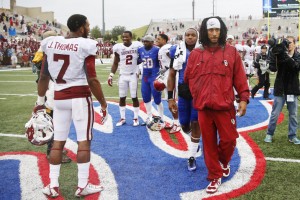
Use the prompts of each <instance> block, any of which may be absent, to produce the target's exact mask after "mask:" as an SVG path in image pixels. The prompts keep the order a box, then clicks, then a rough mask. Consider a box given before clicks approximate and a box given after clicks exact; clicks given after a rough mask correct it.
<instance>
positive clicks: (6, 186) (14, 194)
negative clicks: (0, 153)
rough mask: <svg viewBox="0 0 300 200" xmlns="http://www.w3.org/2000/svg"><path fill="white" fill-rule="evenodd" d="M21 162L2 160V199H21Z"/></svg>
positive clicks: (0, 186)
mask: <svg viewBox="0 0 300 200" xmlns="http://www.w3.org/2000/svg"><path fill="white" fill-rule="evenodd" d="M19 169H20V161H19V160H0V177H1V179H0V199H3V200H4V199H5V200H16V199H21V189H20V177H19V173H18V172H19Z"/></svg>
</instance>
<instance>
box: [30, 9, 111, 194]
mask: <svg viewBox="0 0 300 200" xmlns="http://www.w3.org/2000/svg"><path fill="white" fill-rule="evenodd" d="M67 25H68V28H69V29H70V34H69V35H68V36H67V37H66V38H65V37H63V36H54V37H48V38H46V39H45V40H43V41H42V43H41V48H42V51H43V52H44V61H43V65H42V69H41V74H40V79H39V82H38V95H39V97H38V101H37V106H36V108H35V109H37V108H38V107H41V105H43V104H44V99H45V98H44V96H45V94H46V91H47V89H48V85H49V80H50V77H51V79H52V80H53V81H54V109H53V125H54V127H55V131H54V142H53V147H52V149H51V152H50V161H49V162H50V173H49V177H50V184H49V185H47V186H46V187H44V188H43V190H42V192H43V193H44V194H45V195H47V196H48V197H52V198H56V197H58V196H59V182H58V178H59V174H60V166H61V159H62V151H63V148H64V146H65V143H66V140H67V138H68V134H69V131H70V126H71V122H72V120H73V123H74V126H75V129H76V135H77V142H78V150H77V166H78V187H77V190H76V192H75V196H76V197H81V196H85V195H89V194H93V193H97V192H100V191H101V190H103V187H102V186H100V185H92V184H90V183H88V178H89V168H90V156H91V155H90V146H91V140H92V137H93V135H92V128H93V123H94V108H93V101H92V94H91V93H93V95H94V96H95V97H96V99H97V100H98V101H99V103H100V105H101V115H102V123H104V122H105V120H106V119H107V110H106V109H107V103H106V100H105V98H104V95H103V92H102V88H101V84H100V82H99V80H98V79H97V76H96V70H95V56H96V52H97V42H96V41H94V40H91V39H87V37H88V34H89V31H90V28H89V25H90V24H89V21H88V20H87V18H86V17H85V16H84V15H80V14H75V15H72V16H70V17H69V19H68V21H67Z"/></svg>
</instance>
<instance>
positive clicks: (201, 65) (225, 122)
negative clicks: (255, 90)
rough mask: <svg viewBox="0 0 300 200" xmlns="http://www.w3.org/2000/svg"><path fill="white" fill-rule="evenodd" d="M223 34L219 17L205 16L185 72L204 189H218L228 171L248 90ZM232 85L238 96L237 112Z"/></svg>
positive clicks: (242, 72)
mask: <svg viewBox="0 0 300 200" xmlns="http://www.w3.org/2000/svg"><path fill="white" fill-rule="evenodd" d="M226 36H227V29H226V26H225V24H224V22H223V21H222V19H221V18H220V17H209V18H206V19H204V20H203V21H202V24H201V27H200V43H201V46H200V48H197V49H194V50H193V51H192V52H191V54H190V57H189V60H188V64H187V68H186V71H185V75H184V81H185V82H186V83H188V84H189V88H190V90H191V94H192V96H193V105H194V107H195V108H196V109H197V110H198V122H199V125H200V128H201V132H202V141H203V146H204V159H205V164H206V167H207V169H208V176H207V179H208V181H210V183H209V185H208V186H207V188H206V192H207V193H215V192H217V190H218V187H219V186H220V185H221V178H222V177H228V176H229V175H230V165H229V162H230V160H231V157H232V155H233V152H234V149H235V146H236V139H237V138H238V137H239V135H238V132H237V130H236V115H238V116H243V115H245V113H246V107H247V103H248V102H249V94H250V93H249V88H248V84H247V79H246V75H245V71H244V68H243V64H242V60H241V57H240V55H239V53H238V52H237V50H236V49H235V48H234V47H233V46H230V45H226ZM233 87H234V88H235V89H236V91H237V93H238V95H239V97H240V102H239V107H238V110H237V113H236V111H235V108H234V100H235V97H234V92H233ZM218 136H219V141H218Z"/></svg>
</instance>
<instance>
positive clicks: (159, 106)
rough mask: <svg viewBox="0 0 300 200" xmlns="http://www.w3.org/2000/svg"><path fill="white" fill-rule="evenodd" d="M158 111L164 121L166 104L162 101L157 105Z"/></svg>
mask: <svg viewBox="0 0 300 200" xmlns="http://www.w3.org/2000/svg"><path fill="white" fill-rule="evenodd" d="M157 111H158V114H159V116H160V118H161V119H162V120H163V121H164V105H163V104H162V102H160V104H158V105H157Z"/></svg>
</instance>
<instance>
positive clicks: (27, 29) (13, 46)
mask: <svg viewBox="0 0 300 200" xmlns="http://www.w3.org/2000/svg"><path fill="white" fill-rule="evenodd" d="M60 28H61V27H60V24H58V23H57V22H56V20H54V21H53V22H49V21H48V20H47V21H45V22H43V21H41V20H39V19H31V18H29V17H28V19H27V18H26V17H25V16H23V15H18V14H16V13H14V14H12V13H10V12H7V13H5V12H2V13H1V14H0V66H7V65H12V66H16V65H20V66H21V67H23V66H24V67H26V66H30V65H31V60H32V58H33V57H34V54H35V52H36V51H37V50H38V49H39V46H40V41H41V40H42V34H43V33H44V32H45V31H50V30H52V31H55V32H57V34H58V35H67V34H68V33H65V34H64V33H63V31H62V29H60ZM112 46H113V44H112V43H110V42H102V41H99V44H98V55H99V56H100V57H101V58H110V56H111V54H112Z"/></svg>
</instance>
